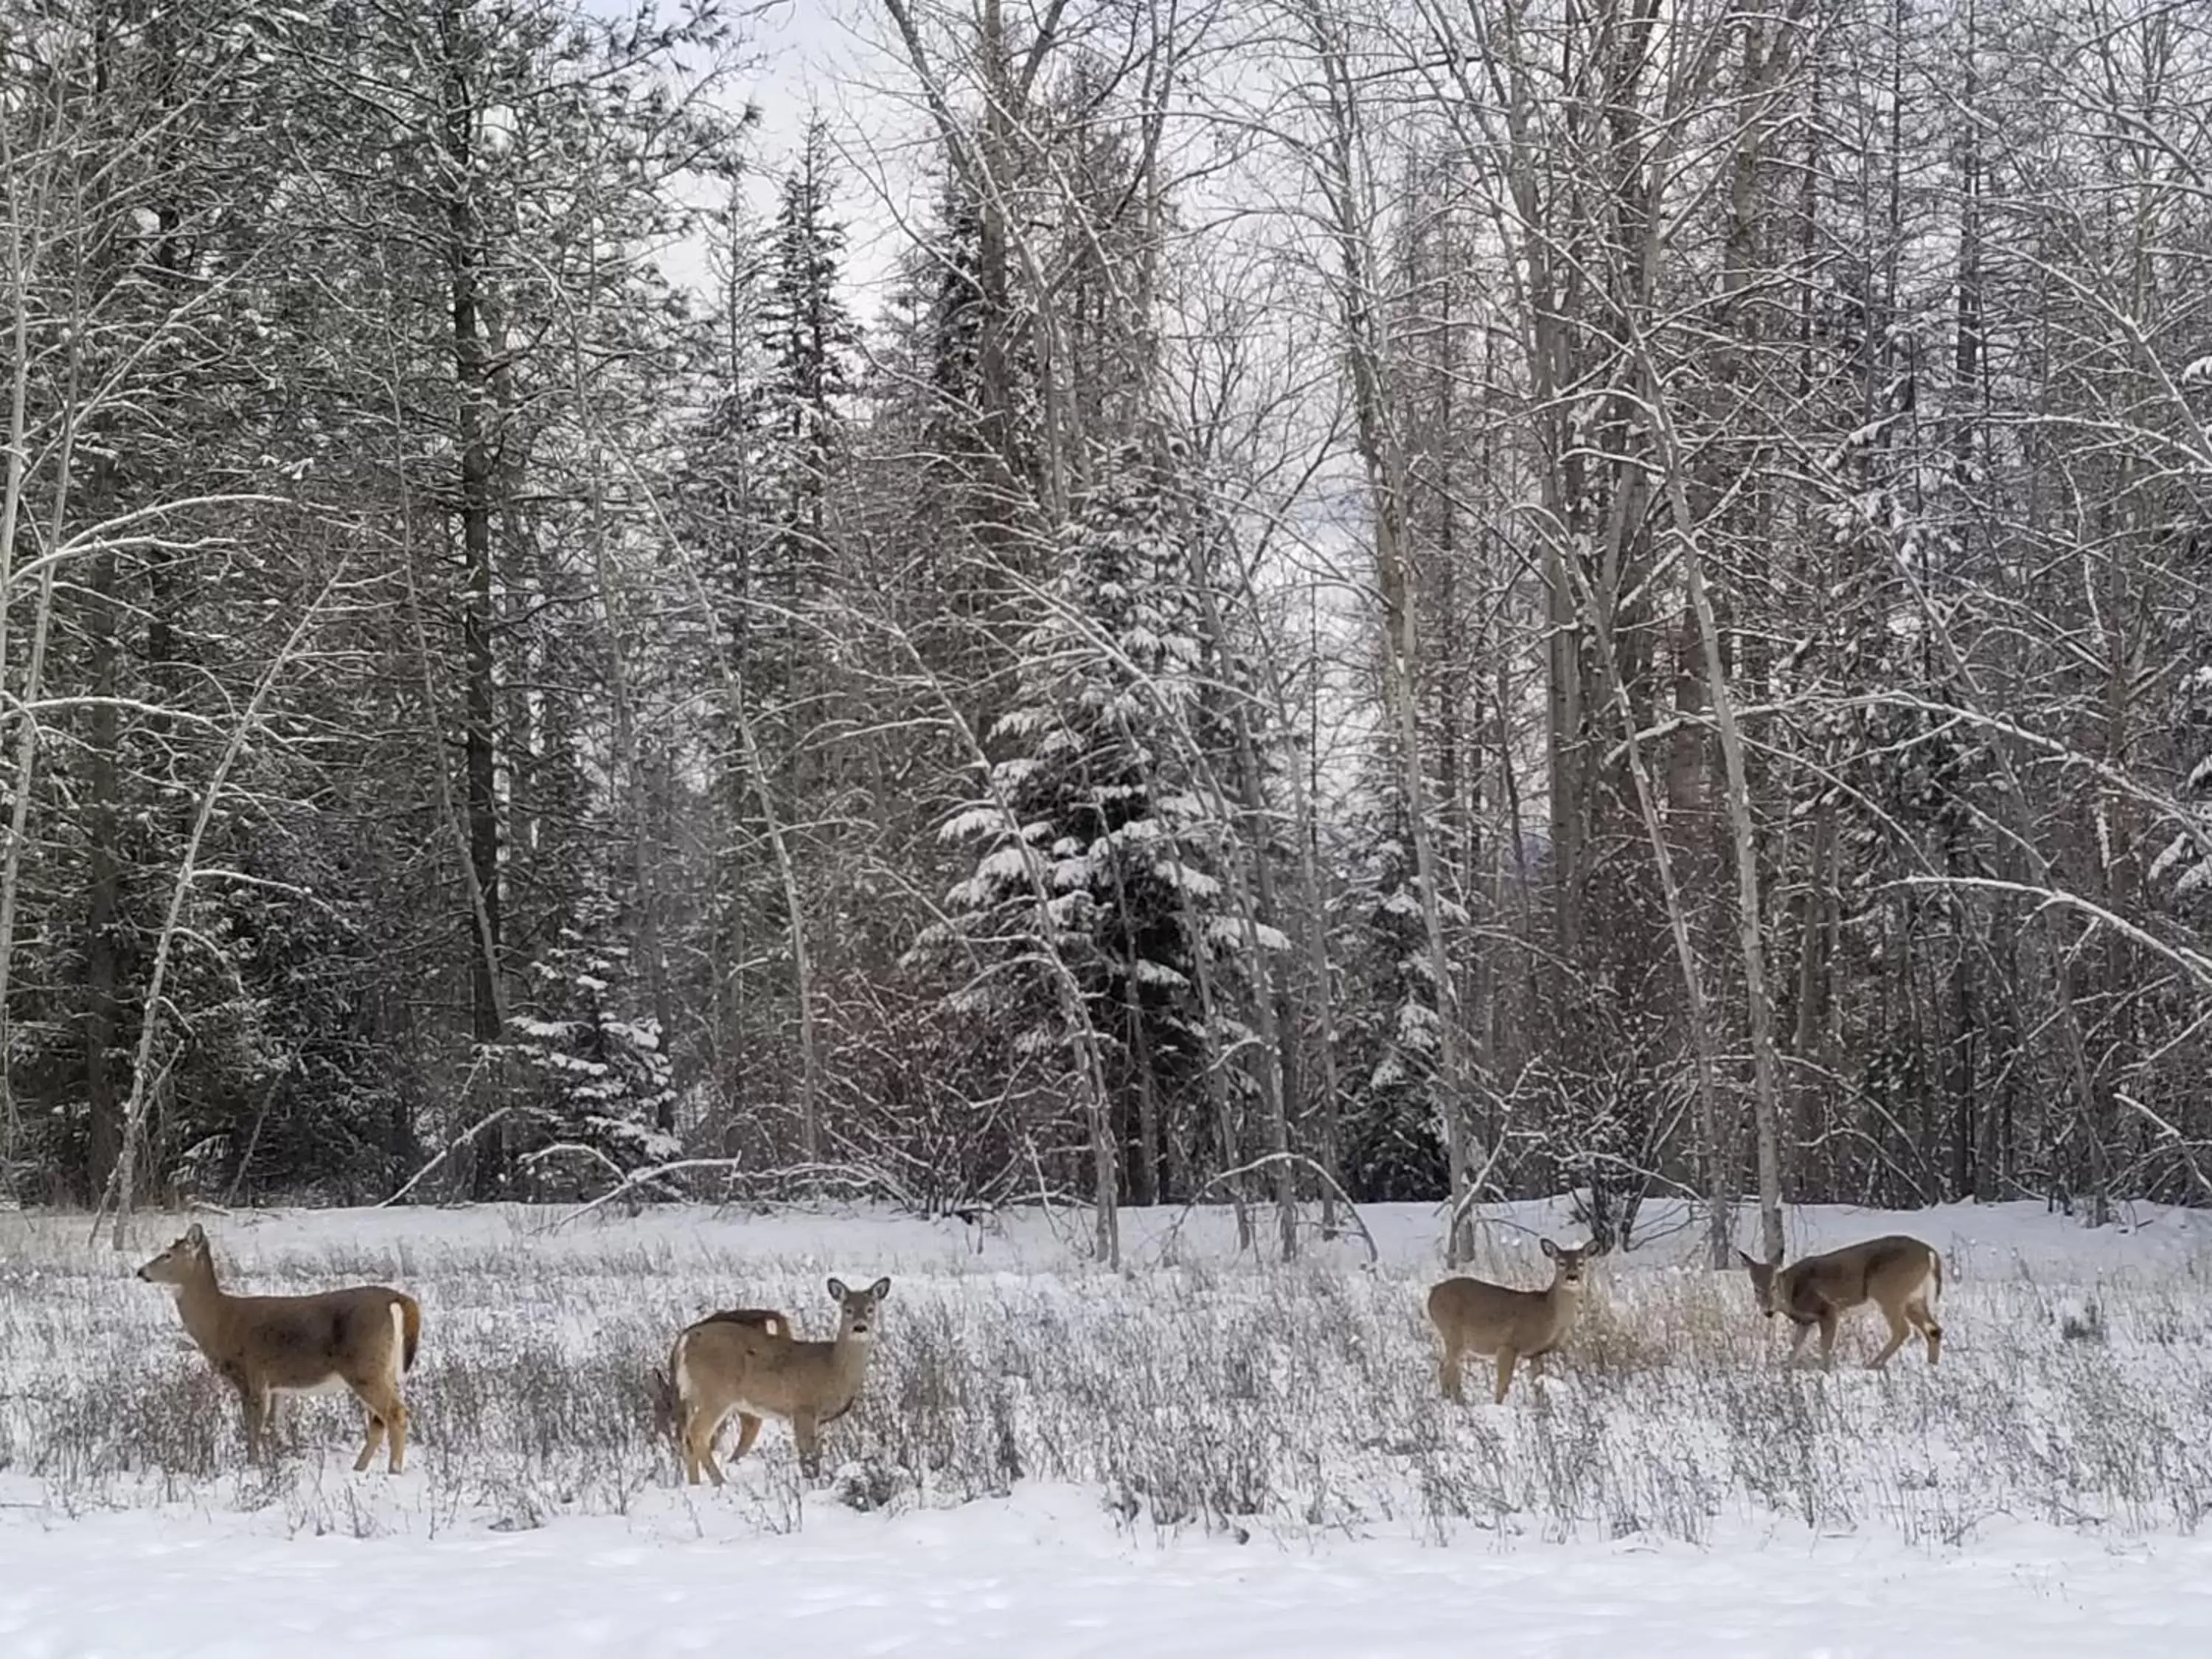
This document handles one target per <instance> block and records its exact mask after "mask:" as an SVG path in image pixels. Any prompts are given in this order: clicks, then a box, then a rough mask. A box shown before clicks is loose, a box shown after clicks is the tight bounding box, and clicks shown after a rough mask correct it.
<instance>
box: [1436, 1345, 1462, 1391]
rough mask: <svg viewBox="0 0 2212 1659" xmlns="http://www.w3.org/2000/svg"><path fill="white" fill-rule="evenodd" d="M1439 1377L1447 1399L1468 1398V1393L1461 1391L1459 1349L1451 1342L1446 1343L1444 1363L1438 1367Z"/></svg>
mask: <svg viewBox="0 0 2212 1659" xmlns="http://www.w3.org/2000/svg"><path fill="white" fill-rule="evenodd" d="M1437 1380H1438V1381H1439V1382H1440V1383H1442V1384H1443V1391H1444V1398H1445V1399H1447V1400H1457V1401H1465V1400H1466V1398H1467V1396H1466V1395H1464V1394H1462V1392H1461V1391H1460V1380H1459V1350H1458V1349H1457V1348H1455V1347H1454V1346H1452V1345H1451V1344H1450V1343H1449V1342H1447V1343H1445V1344H1444V1358H1443V1364H1441V1365H1439V1366H1437Z"/></svg>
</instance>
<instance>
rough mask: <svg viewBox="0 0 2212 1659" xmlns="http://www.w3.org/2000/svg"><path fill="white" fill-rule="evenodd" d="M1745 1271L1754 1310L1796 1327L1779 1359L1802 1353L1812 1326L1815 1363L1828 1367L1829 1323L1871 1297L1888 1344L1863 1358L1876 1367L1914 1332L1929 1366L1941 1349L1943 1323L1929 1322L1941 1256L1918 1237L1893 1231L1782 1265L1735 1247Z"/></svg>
mask: <svg viewBox="0 0 2212 1659" xmlns="http://www.w3.org/2000/svg"><path fill="white" fill-rule="evenodd" d="M1736 1258H1737V1260H1739V1261H1741V1262H1742V1263H1743V1265H1744V1267H1746V1268H1747V1270H1748V1271H1749V1273H1750V1274H1751V1288H1752V1292H1753V1295H1755V1296H1756V1297H1758V1298H1759V1311H1760V1312H1761V1313H1763V1314H1765V1316H1767V1317H1768V1318H1770V1319H1771V1318H1772V1317H1773V1316H1775V1315H1776V1314H1786V1315H1788V1316H1789V1317H1790V1322H1791V1323H1792V1324H1794V1325H1796V1328H1797V1333H1796V1336H1795V1337H1794V1338H1793V1339H1792V1340H1791V1341H1790V1353H1789V1357H1788V1358H1787V1359H1785V1360H1784V1364H1790V1363H1793V1362H1794V1361H1795V1360H1796V1358H1797V1356H1798V1355H1799V1354H1800V1353H1802V1352H1804V1348H1805V1339H1806V1338H1807V1337H1808V1336H1810V1335H1811V1334H1813V1330H1814V1327H1815V1326H1818V1327H1819V1328H1820V1363H1821V1364H1823V1365H1827V1364H1831V1363H1832V1361H1833V1358H1834V1356H1835V1352H1836V1322H1837V1321H1838V1319H1839V1318H1840V1317H1841V1316H1843V1314H1844V1312H1845V1311H1847V1310H1850V1309H1852V1308H1856V1307H1857V1306H1859V1305H1860V1304H1862V1303H1867V1302H1871V1303H1873V1304H1875V1306H1877V1307H1879V1308H1880V1309H1881V1311H1882V1316H1883V1317H1884V1318H1886V1319H1887V1320H1888V1321H1889V1342H1888V1344H1887V1346H1885V1347H1884V1348H1883V1349H1882V1351H1881V1352H1880V1353H1878V1354H1876V1355H1875V1357H1874V1358H1872V1359H1870V1360H1869V1361H1868V1362H1867V1369H1868V1370H1879V1369H1881V1367H1882V1366H1884V1365H1887V1364H1889V1357H1890V1356H1891V1355H1892V1354H1893V1353H1895V1352H1897V1351H1898V1350H1899V1348H1901V1347H1903V1346H1905V1338H1906V1337H1907V1336H1909V1335H1911V1333H1912V1332H1914V1331H1916V1330H1917V1331H1918V1332H1919V1333H1920V1335H1921V1339H1922V1340H1923V1341H1925V1342H1926V1343H1927V1345H1928V1363H1929V1364H1931V1365H1932V1364H1935V1363H1936V1357H1937V1355H1938V1354H1939V1353H1940V1352H1941V1351H1942V1346H1943V1328H1942V1326H1941V1325H1939V1324H1937V1323H1936V1315H1935V1313H1934V1311H1933V1308H1932V1305H1931V1304H1932V1301H1933V1299H1934V1298H1935V1297H1940V1296H1941V1295H1942V1293H1943V1258H1942V1256H1940V1255H1936V1252H1935V1250H1934V1249H1932V1248H1931V1247H1929V1245H1926V1244H1923V1243H1921V1242H1920V1241H1919V1240H1918V1239H1917V1238H1907V1237H1904V1236H1903V1235H1902V1234H1896V1233H1893V1234H1891V1235H1890V1236H1889V1237H1887V1238H1869V1239H1867V1240H1865V1241H1864V1242H1863V1243H1857V1244H1847V1245H1845V1246H1844V1248H1843V1249H1840V1250H1830V1251H1829V1252H1828V1253H1827V1254H1826V1255H1808V1256H1806V1257H1805V1258H1804V1259H1803V1260H1802V1261H1793V1262H1791V1263H1790V1265H1789V1266H1788V1267H1784V1266H1783V1265H1782V1264H1781V1263H1780V1262H1779V1261H1753V1260H1752V1259H1751V1258H1750V1257H1749V1256H1747V1255H1745V1254H1744V1253H1743V1252H1742V1251H1741V1250H1738V1251H1737V1252H1736Z"/></svg>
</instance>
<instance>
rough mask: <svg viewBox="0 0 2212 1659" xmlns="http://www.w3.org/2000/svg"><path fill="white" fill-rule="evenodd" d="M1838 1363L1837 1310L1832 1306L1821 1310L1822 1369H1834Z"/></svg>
mask: <svg viewBox="0 0 2212 1659" xmlns="http://www.w3.org/2000/svg"><path fill="white" fill-rule="evenodd" d="M1835 1364H1836V1310H1835V1309H1833V1308H1832V1307H1826V1308H1822V1309H1821V1310H1820V1369H1821V1370H1824V1371H1825V1370H1833V1369H1834V1367H1835Z"/></svg>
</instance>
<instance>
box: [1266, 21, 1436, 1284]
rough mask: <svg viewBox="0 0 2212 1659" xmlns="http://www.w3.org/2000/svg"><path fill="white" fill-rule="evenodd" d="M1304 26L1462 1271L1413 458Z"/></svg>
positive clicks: (1354, 104)
mask: <svg viewBox="0 0 2212 1659" xmlns="http://www.w3.org/2000/svg"><path fill="white" fill-rule="evenodd" d="M1302 11H1303V15H1304V22H1305V24H1306V27H1307V30H1308V33H1309V37H1310V40H1311V43H1312V46H1313V50H1314V54H1315V57H1316V59H1317V60H1318V64H1319V67H1320V69H1321V71H1322V85H1323V88H1324V95H1325V97H1326V99H1327V110H1326V116H1327V119H1328V133H1327V135H1326V137H1325V138H1324V140H1323V142H1322V160H1321V162H1320V169H1321V173H1322V177H1321V179H1320V183H1321V185H1322V190H1323V191H1324V193H1325V194H1326V195H1327V196H1328V208H1329V214H1330V217H1331V225H1330V229H1331V231H1332V233H1333V234H1334V237H1335V239H1336V242H1337V250H1338V257H1339V259H1340V263H1341V265H1342V270H1341V271H1340V275H1339V276H1338V278H1337V284H1338V303H1339V305H1340V307H1341V309H1342V324H1343V331H1344V349H1345V356H1346V361H1347V365H1348V367H1349V368H1350V369H1351V372H1352V406H1353V410H1354V415H1355V418H1356V422H1357V429H1358V450H1359V455H1360V459H1361V462H1362V463H1363V465H1364V468H1365V471H1366V476H1367V489H1368V495H1369V498H1370V502H1371V504H1372V507H1373V514H1374V517H1373V528H1374V535H1375V565H1376V580H1377V583H1378V586H1380V589H1381V592H1382V599H1383V630H1382V641H1381V644H1382V647H1383V650H1382V657H1383V695H1384V699H1385V701H1386V702H1387V703H1388V704H1389V710H1390V720H1391V726H1392V733H1393V736H1394V738H1395V743H1396V746H1397V750H1398V763H1399V768H1400V787H1401V788H1402V789H1403V790H1404V791H1405V797H1406V807H1407V814H1408V816H1409V817H1410V818H1411V820H1412V838H1413V866H1414V872H1415V874H1416V876H1417V877H1418V878H1419V881H1420V885H1421V921H1422V927H1423V930H1424V932H1425V935H1426V939H1427V945H1428V957H1429V971H1430V975H1431V979H1432V981H1434V984H1435V987H1436V996H1437V1058H1438V1066H1437V1070H1438V1074H1439V1081H1440V1083H1441V1085H1442V1089H1441V1092H1442V1096H1443V1101H1442V1106H1443V1120H1444V1121H1443V1130H1444V1144H1445V1151H1446V1157H1447V1158H1448V1159H1449V1166H1450V1176H1451V1204H1452V1208H1451V1214H1452V1217H1453V1222H1452V1225H1451V1226H1450V1228H1449V1231H1448V1236H1447V1237H1446V1239H1445V1243H1444V1259H1445V1261H1446V1263H1447V1265H1449V1266H1453V1267H1456V1266H1458V1265H1459V1264H1460V1263H1462V1262H1463V1261H1466V1260H1467V1259H1468V1256H1469V1255H1471V1254H1472V1253H1473V1249H1474V1231H1473V1226H1472V1224H1471V1223H1470V1222H1469V1220H1468V1216H1467V1213H1466V1212H1467V1208H1468V1201H1469V1198H1470V1194H1469V1192H1468V1187H1469V1182H1470V1180H1471V1178H1472V1175H1473V1171H1474V1159H1473V1158H1471V1156H1470V1150H1469V1146H1468V1095H1469V1092H1470V1079H1469V1078H1468V1073H1467V1066H1466V1060H1465V1054H1464V1047H1465V1045H1464V1041H1463V1036H1462V1018H1461V1009H1460V1007H1459V996H1458V988H1459V981H1458V977H1457V975H1456V974H1455V972H1454V971H1453V969H1452V963H1451V951H1450V948H1449V945H1447V944H1446V942H1445V937H1444V925H1443V894H1442V890H1441V886H1440V883H1441V872H1440V871H1439V869H1438V867H1437V851H1436V836H1435V826H1434V825H1433V824H1432V823H1431V822H1430V819H1429V799H1428V787H1427V783H1426V781H1425V778H1424V777H1423V775H1422V769H1421V750H1420V732H1419V715H1418V713H1417V709H1418V696H1419V692H1418V690H1417V687H1418V683H1419V673H1420V641H1419V629H1418V627H1417V624H1416V621H1415V617H1414V611H1413V603H1412V593H1411V589H1410V585H1409V582H1408V580H1407V566H1406V554H1405V518H1404V514H1405V499H1406V492H1405V461H1404V454H1403V451H1402V448H1401V445H1400V443H1399V441H1398V436H1397V434H1396V432H1395V429H1394V428H1393V425H1392V422H1391V412H1390V409H1389V390H1388V384H1387V380H1386V378H1385V367H1384V366H1385V362H1386V361H1387V357H1388V347H1387V343H1386V342H1385V341H1384V339H1383V335H1382V330H1383V313H1382V295H1381V292H1380V289H1379V286H1378V284H1377V283H1376V280H1375V271H1374V250H1373V246H1372V242H1371V240H1370V236H1369V234H1368V228H1367V224H1366V221H1365V204H1366V203H1367V201H1368V199H1369V196H1370V191H1369V189H1368V185H1367V181H1366V179H1365V177H1364V171H1363V167H1362V164H1361V161H1360V159H1359V158H1360V152H1361V144H1362V139H1361V137H1360V131H1359V125H1360V117H1359V102H1358V99H1359V94H1358V86H1357V82H1356V81H1355V79H1354V76H1353V74H1352V68H1351V65H1350V63H1349V61H1348V58H1347V55H1346V46H1345V42H1344V40H1343V36H1342V32H1341V23H1340V20H1339V19H1338V18H1337V17H1336V16H1335V15H1334V14H1333V13H1332V12H1331V11H1330V10H1329V9H1328V8H1327V7H1325V6H1324V5H1322V4H1321V3H1316V0H1309V3H1307V4H1305V5H1304V6H1303V7H1302Z"/></svg>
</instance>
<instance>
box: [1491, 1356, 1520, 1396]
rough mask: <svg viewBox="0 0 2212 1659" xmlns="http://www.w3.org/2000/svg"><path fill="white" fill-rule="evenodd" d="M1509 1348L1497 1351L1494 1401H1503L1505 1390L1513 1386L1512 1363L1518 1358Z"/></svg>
mask: <svg viewBox="0 0 2212 1659" xmlns="http://www.w3.org/2000/svg"><path fill="white" fill-rule="evenodd" d="M1520 1357H1521V1356H1520V1355H1518V1354H1516V1353H1515V1352H1513V1350H1512V1349H1510V1348H1500V1349H1499V1350H1498V1398H1497V1401H1496V1403H1497V1404H1498V1405H1500V1406H1502V1405H1504V1403H1505V1391H1506V1390H1507V1389H1510V1388H1511V1387H1512V1386H1513V1364H1514V1361H1516V1360H1517V1359H1518V1358H1520Z"/></svg>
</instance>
